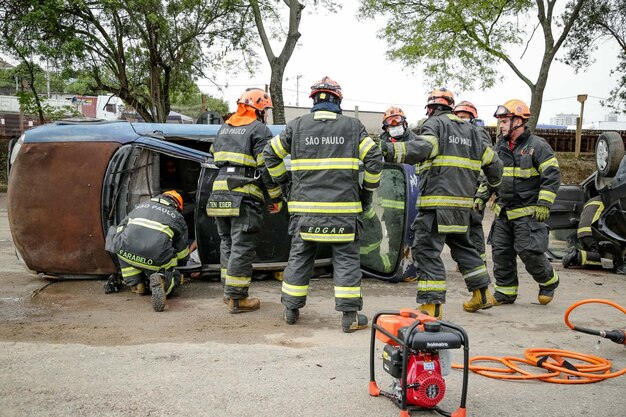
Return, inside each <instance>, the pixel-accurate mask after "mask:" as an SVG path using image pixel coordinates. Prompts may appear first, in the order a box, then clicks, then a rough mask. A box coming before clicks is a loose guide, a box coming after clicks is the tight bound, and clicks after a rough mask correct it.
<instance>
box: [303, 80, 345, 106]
mask: <svg viewBox="0 0 626 417" xmlns="http://www.w3.org/2000/svg"><path fill="white" fill-rule="evenodd" d="M325 92H326V93H330V94H332V95H333V96H335V97H337V99H339V100H340V101H341V99H343V94H341V86H340V85H339V83H337V81H335V80H333V79H331V78H330V77H324V78H322V79H321V80H319V81H318V82H316V83H315V84H313V85H312V86H311V94H309V97H310V98H316V97H319V98H321V99H326V97H323V96H322V95H319V96H318V94H320V93H325Z"/></svg>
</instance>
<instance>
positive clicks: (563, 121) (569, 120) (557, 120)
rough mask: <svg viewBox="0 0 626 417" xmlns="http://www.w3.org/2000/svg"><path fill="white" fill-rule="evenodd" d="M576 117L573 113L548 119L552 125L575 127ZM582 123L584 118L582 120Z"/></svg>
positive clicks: (560, 114)
mask: <svg viewBox="0 0 626 417" xmlns="http://www.w3.org/2000/svg"><path fill="white" fill-rule="evenodd" d="M577 117H578V115H577V114H575V113H567V114H566V113H559V114H557V115H556V116H555V117H551V118H550V124H552V125H561V126H568V125H576V118H577ZM583 122H584V118H583Z"/></svg>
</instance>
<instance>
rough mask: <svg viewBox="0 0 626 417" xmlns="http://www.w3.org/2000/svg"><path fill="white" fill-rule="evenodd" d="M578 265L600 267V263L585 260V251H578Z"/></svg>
mask: <svg viewBox="0 0 626 417" xmlns="http://www.w3.org/2000/svg"><path fill="white" fill-rule="evenodd" d="M580 264H581V265H596V266H601V265H602V262H599V261H592V260H589V259H587V251H584V250H581V251H580Z"/></svg>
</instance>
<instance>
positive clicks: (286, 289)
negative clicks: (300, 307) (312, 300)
mask: <svg viewBox="0 0 626 417" xmlns="http://www.w3.org/2000/svg"><path fill="white" fill-rule="evenodd" d="M281 291H282V292H283V293H285V294H287V295H291V296H292V297H306V296H307V294H308V293H309V286H308V285H291V284H287V283H286V282H285V281H283V286H282V288H281Z"/></svg>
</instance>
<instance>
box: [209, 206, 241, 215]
mask: <svg viewBox="0 0 626 417" xmlns="http://www.w3.org/2000/svg"><path fill="white" fill-rule="evenodd" d="M206 214H207V215H208V216H218V217H238V216H239V207H237V208H208V207H207V209H206Z"/></svg>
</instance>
